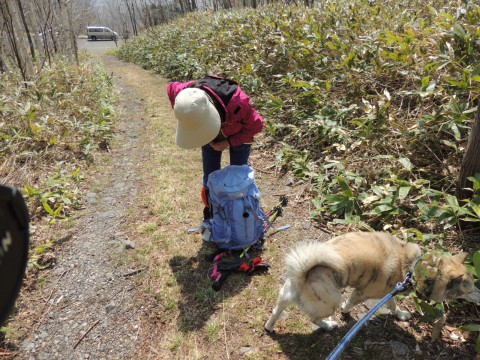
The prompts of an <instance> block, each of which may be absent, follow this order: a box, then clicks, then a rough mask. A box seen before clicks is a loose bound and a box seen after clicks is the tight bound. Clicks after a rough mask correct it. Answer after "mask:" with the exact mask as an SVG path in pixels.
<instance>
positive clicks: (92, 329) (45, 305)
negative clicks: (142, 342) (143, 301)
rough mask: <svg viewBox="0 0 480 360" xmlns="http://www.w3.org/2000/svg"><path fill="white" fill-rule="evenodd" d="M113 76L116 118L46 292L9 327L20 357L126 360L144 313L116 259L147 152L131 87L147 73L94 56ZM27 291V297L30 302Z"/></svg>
mask: <svg viewBox="0 0 480 360" xmlns="http://www.w3.org/2000/svg"><path fill="white" fill-rule="evenodd" d="M97 56H98V57H99V59H100V60H101V62H102V63H103V64H104V66H105V67H106V68H107V69H108V70H109V71H112V73H113V75H114V82H115V91H116V92H117V94H118V97H119V107H120V109H121V111H122V115H121V116H120V117H119V121H118V123H117V129H116V135H115V138H114V140H113V141H112V143H111V146H110V152H109V154H107V155H105V156H103V158H102V159H97V162H99V164H98V165H95V173H93V174H89V177H91V178H92V179H93V183H92V184H91V185H90V186H89V191H88V192H87V206H86V210H85V211H83V212H81V213H80V214H78V216H77V221H76V222H75V226H74V228H72V229H69V230H68V231H67V233H68V234H69V235H67V237H66V239H65V240H64V244H63V246H62V249H61V250H60V251H57V253H56V257H57V261H56V264H55V266H54V268H53V269H52V271H51V272H50V273H49V274H48V276H47V278H46V279H45V280H46V281H45V282H46V284H47V285H46V286H45V287H44V288H42V289H41V290H40V291H37V292H34V293H33V294H34V298H28V299H27V298H24V297H23V296H21V302H22V303H23V305H22V307H21V312H20V314H19V315H18V316H17V318H16V319H14V321H13V322H12V324H11V325H10V326H11V327H13V328H16V327H17V326H19V327H22V326H25V325H28V327H29V328H28V330H25V331H26V332H28V335H27V337H26V338H25V339H23V341H22V342H21V343H20V344H19V353H18V356H19V357H20V358H29V359H87V358H92V359H93V358H94V359H127V358H132V355H133V354H134V350H135V347H136V345H137V339H138V333H139V330H140V329H139V326H140V318H141V317H142V312H143V311H144V309H143V308H142V306H139V305H135V299H136V296H137V288H136V287H135V284H134V279H133V278H134V274H135V270H137V269H132V268H129V267H128V265H127V264H124V263H122V261H121V259H122V257H123V256H122V254H123V253H124V252H128V251H131V250H130V249H132V248H134V247H135V243H134V242H133V241H131V240H130V239H129V238H128V236H127V235H126V233H125V232H124V229H125V221H126V217H127V215H128V209H129V207H130V206H131V205H132V203H134V202H135V200H136V195H137V193H138V191H139V189H140V188H141V184H139V182H138V176H137V175H138V167H139V165H140V164H142V163H143V162H144V161H145V158H146V157H147V156H148V152H147V150H146V147H145V142H144V141H143V136H144V134H143V133H142V131H143V129H144V128H143V126H142V118H141V116H142V115H143V113H144V102H143V99H142V98H141V94H140V93H139V92H138V91H137V90H138V89H137V87H138V86H140V84H142V83H146V82H149V81H152V80H151V76H150V74H149V73H148V72H146V71H143V70H141V69H139V68H137V67H136V66H134V65H132V64H125V63H123V62H121V61H119V60H117V59H116V58H114V57H112V56H108V55H97ZM31 295H32V293H30V294H29V295H28V296H31Z"/></svg>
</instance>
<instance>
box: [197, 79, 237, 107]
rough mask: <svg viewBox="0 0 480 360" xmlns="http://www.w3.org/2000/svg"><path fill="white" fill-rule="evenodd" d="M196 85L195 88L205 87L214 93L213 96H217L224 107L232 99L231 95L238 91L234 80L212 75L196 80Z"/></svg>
mask: <svg viewBox="0 0 480 360" xmlns="http://www.w3.org/2000/svg"><path fill="white" fill-rule="evenodd" d="M196 84H197V85H196V86H199V87H203V86H206V87H208V88H209V89H211V90H212V91H214V92H215V94H217V95H218V97H219V98H220V99H221V100H222V102H223V104H224V105H225V106H227V105H228V103H229V102H230V100H231V99H232V96H233V94H235V92H236V91H237V89H238V84H237V83H236V82H235V81H234V80H230V79H227V78H222V77H219V76H214V75H208V76H205V77H204V78H202V79H200V80H197V81H196Z"/></svg>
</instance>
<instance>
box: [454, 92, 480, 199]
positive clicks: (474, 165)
mask: <svg viewBox="0 0 480 360" xmlns="http://www.w3.org/2000/svg"><path fill="white" fill-rule="evenodd" d="M476 173H480V101H478V105H477V113H476V115H475V120H474V122H473V125H472V129H471V131H470V136H469V138H468V143H467V148H466V149H465V154H464V156H463V160H462V164H461V166H460V175H459V178H458V183H457V188H456V196H457V198H458V199H459V200H462V199H470V198H471V197H472V195H473V193H472V192H471V191H470V190H468V188H470V187H471V186H472V182H471V181H470V180H468V178H469V177H471V176H474V175H475V174H476Z"/></svg>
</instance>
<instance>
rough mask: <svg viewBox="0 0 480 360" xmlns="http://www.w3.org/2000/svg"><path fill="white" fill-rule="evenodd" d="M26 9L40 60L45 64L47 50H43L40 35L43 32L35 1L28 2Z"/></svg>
mask: <svg viewBox="0 0 480 360" xmlns="http://www.w3.org/2000/svg"><path fill="white" fill-rule="evenodd" d="M25 5H26V7H27V9H28V11H27V15H28V16H26V18H27V22H28V23H29V24H30V29H31V31H32V33H33V42H34V44H35V48H36V50H37V54H38V59H39V60H40V62H41V63H42V64H43V63H44V61H45V49H44V48H43V44H42V39H41V37H40V36H39V33H40V32H42V31H41V28H40V26H39V25H38V14H37V13H36V12H35V7H34V3H33V1H27V2H26V4H25Z"/></svg>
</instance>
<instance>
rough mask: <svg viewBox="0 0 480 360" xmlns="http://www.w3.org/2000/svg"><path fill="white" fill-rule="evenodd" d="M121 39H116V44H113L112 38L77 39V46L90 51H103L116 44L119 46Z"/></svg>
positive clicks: (96, 52) (112, 47)
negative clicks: (95, 39)
mask: <svg viewBox="0 0 480 360" xmlns="http://www.w3.org/2000/svg"><path fill="white" fill-rule="evenodd" d="M122 42H123V40H118V41H117V45H115V41H112V40H97V41H91V40H88V39H78V42H77V43H78V48H79V49H85V50H87V51H88V52H91V53H95V54H98V53H104V52H106V51H107V50H109V49H114V48H115V47H116V46H120V45H121V44H122Z"/></svg>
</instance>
